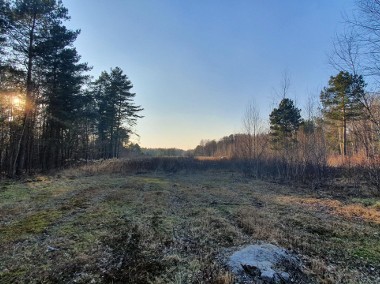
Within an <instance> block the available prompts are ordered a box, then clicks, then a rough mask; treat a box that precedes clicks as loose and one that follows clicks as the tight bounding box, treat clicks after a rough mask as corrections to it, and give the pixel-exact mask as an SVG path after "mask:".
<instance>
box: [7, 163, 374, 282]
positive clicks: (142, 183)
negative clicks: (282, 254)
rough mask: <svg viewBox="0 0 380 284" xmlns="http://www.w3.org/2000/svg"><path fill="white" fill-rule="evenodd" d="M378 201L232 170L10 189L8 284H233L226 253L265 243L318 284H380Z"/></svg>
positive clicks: (80, 179) (41, 182)
mask: <svg viewBox="0 0 380 284" xmlns="http://www.w3.org/2000/svg"><path fill="white" fill-rule="evenodd" d="M378 202H379V200H378V199H377V200H376V199H373V200H372V199H368V198H367V199H358V198H350V197H349V196H348V197H347V198H345V200H344V201H342V200H340V199H339V200H338V199H337V198H335V197H334V193H333V192H331V194H329V192H328V190H324V191H323V194H321V193H320V192H317V191H309V190H307V189H303V188H299V187H289V186H284V185H278V184H274V183H267V182H263V181H258V180H253V179H247V178H244V177H243V176H241V175H240V174H238V173H234V172H222V171H220V172H217V171H213V172H211V171H207V172H192V173H189V172H188V173H179V172H177V173H175V174H166V173H160V172H152V173H144V174H138V175H137V174H136V175H133V174H130V175H121V174H107V175H105V174H99V173H97V174H96V175H90V174H88V172H87V173H86V174H83V175H82V174H80V173H78V172H76V173H75V175H72V174H69V173H68V172H66V173H65V172H63V173H61V174H60V176H59V177H53V176H50V177H39V178H38V179H34V180H30V181H26V182H11V181H4V182H2V183H1V184H0V249H1V252H2V253H1V254H0V283H26V282H27V283H57V282H58V283H233V276H232V275H231V274H230V272H229V271H228V269H227V268H226V267H225V266H224V264H223V263H222V262H221V261H220V255H221V253H223V251H224V250H226V249H229V248H235V247H239V246H242V245H246V244H251V243H256V242H258V241H265V242H270V243H273V244H277V245H280V246H283V247H285V248H287V249H289V250H292V251H293V252H295V253H296V254H298V255H299V256H300V257H301V258H302V260H303V262H304V264H305V267H304V272H305V273H306V274H307V275H308V276H309V278H310V282H312V283H315V282H317V283H376V281H380V274H379V273H380V272H379V271H380V211H379V208H378V206H377V205H376V204H378Z"/></svg>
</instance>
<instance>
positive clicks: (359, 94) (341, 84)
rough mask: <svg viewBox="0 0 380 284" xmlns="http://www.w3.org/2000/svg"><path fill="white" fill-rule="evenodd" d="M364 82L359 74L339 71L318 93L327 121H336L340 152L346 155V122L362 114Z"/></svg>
mask: <svg viewBox="0 0 380 284" xmlns="http://www.w3.org/2000/svg"><path fill="white" fill-rule="evenodd" d="M364 88H365V83H364V80H363V77H362V76H360V75H352V74H350V73H348V72H343V71H341V72H339V74H338V75H336V76H335V77H333V76H331V77H330V80H329V86H328V87H325V88H324V89H323V90H322V92H321V95H320V99H321V102H322V105H323V109H322V113H323V115H324V117H325V118H326V119H327V120H328V121H332V122H335V123H337V127H338V132H339V135H338V136H339V138H340V139H339V140H340V145H341V147H340V148H341V154H342V155H343V156H345V155H347V123H348V122H349V121H352V120H354V119H357V118H359V117H361V116H362V113H363V104H362V102H361V99H362V98H363V97H364V95H365V92H364Z"/></svg>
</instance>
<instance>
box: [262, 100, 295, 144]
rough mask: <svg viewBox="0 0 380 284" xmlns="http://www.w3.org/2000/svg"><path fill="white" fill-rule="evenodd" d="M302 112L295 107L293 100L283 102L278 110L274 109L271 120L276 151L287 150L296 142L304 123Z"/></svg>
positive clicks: (271, 132)
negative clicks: (290, 144) (299, 129)
mask: <svg viewBox="0 0 380 284" xmlns="http://www.w3.org/2000/svg"><path fill="white" fill-rule="evenodd" d="M300 113H301V110H300V109H298V108H296V107H295V106H294V103H293V101H292V100H291V99H288V98H284V99H282V100H281V102H280V104H279V106H278V108H275V109H273V111H272V112H271V114H270V115H269V118H270V130H271V131H270V134H271V137H272V144H273V146H274V147H275V148H276V149H281V148H286V147H288V146H289V143H293V142H295V141H296V140H295V139H296V136H295V134H296V132H297V130H298V128H299V127H300V125H301V123H302V119H301V114H300Z"/></svg>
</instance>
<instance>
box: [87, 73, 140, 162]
mask: <svg viewBox="0 0 380 284" xmlns="http://www.w3.org/2000/svg"><path fill="white" fill-rule="evenodd" d="M132 87H133V85H132V83H131V81H130V80H129V79H128V77H127V76H126V75H125V74H123V71H122V70H121V68H119V67H116V68H114V69H111V72H110V73H107V72H105V71H104V72H102V74H101V75H100V77H99V79H98V80H97V81H96V82H95V83H94V90H93V93H94V95H95V97H96V101H97V105H98V114H99V116H98V120H99V121H98V135H99V138H98V144H99V147H100V149H101V150H100V156H101V157H102V158H114V157H118V155H119V152H120V146H121V145H122V144H123V142H127V140H128V138H129V133H130V127H132V126H134V125H135V124H136V119H137V118H140V117H141V116H140V115H138V112H140V111H142V110H143V109H142V108H141V106H136V105H135V104H134V103H133V98H134V97H135V95H136V94H135V93H132V92H131V91H130V90H131V89H132Z"/></svg>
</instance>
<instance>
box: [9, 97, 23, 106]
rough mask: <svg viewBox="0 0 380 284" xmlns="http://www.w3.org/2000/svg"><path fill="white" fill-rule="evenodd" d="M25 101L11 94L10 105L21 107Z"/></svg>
mask: <svg viewBox="0 0 380 284" xmlns="http://www.w3.org/2000/svg"><path fill="white" fill-rule="evenodd" d="M24 103H25V101H24V100H23V99H22V98H20V97H19V96H12V105H13V106H14V107H22V106H23V105H24Z"/></svg>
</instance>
